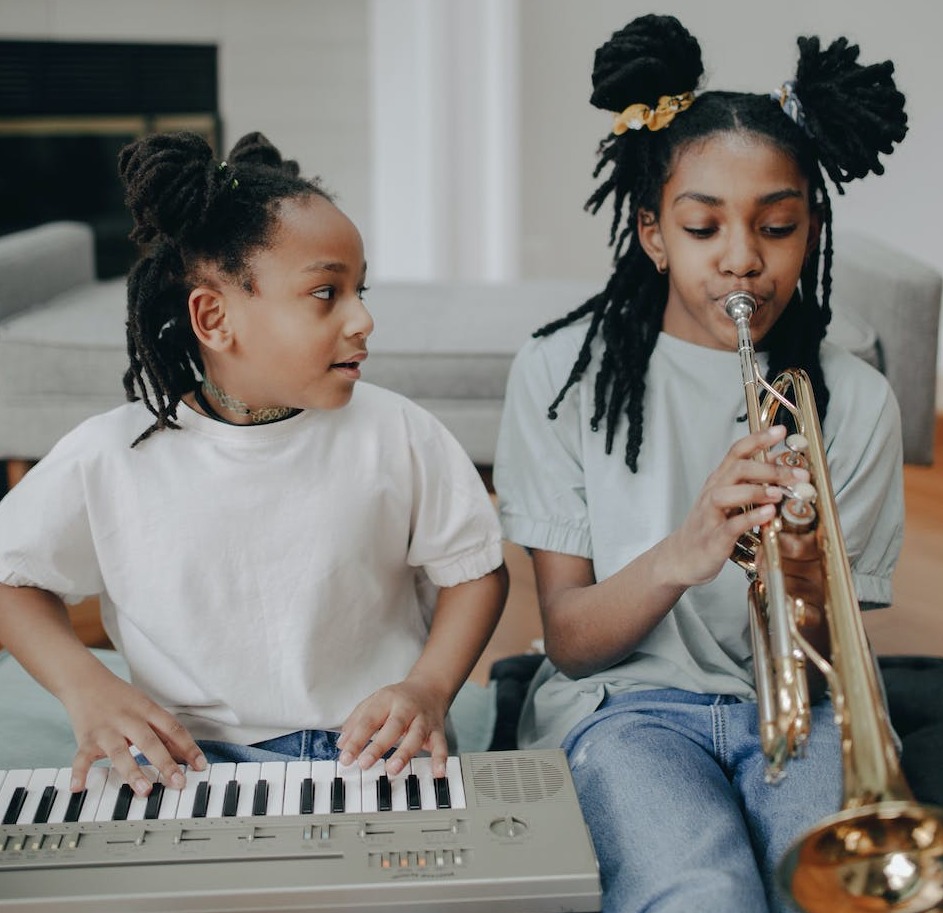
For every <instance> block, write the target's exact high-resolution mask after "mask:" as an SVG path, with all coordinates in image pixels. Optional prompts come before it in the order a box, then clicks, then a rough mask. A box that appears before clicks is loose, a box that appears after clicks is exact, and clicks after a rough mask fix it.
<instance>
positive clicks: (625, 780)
mask: <svg viewBox="0 0 943 913" xmlns="http://www.w3.org/2000/svg"><path fill="white" fill-rule="evenodd" d="M799 47H800V62H799V69H798V75H797V77H796V79H795V82H794V83H787V84H786V86H784V87H783V89H782V91H781V92H779V93H775V97H772V98H771V97H770V96H768V95H750V94H741V93H729V92H705V93H703V94H699V95H695V94H694V90H695V88H696V86H697V83H698V81H699V79H700V77H701V74H702V72H703V68H702V65H701V55H700V48H699V46H698V44H697V42H696V41H695V39H694V38H693V37H691V35H690V34H689V33H688V32H687V31H686V30H685V29H684V28H683V27H682V26H681V25H680V24H679V23H678V22H677V20H675V19H673V18H671V17H660V16H645V17H642V18H640V19H637V20H635V21H633V22H631V23H630V24H629V25H628V26H626V27H625V28H624V29H622V30H621V31H620V32H617V33H616V34H614V35H613V36H612V39H611V40H610V41H608V42H606V44H604V45H603V46H602V47H601V48H599V50H598V51H597V53H596V61H595V70H594V73H593V84H594V88H595V91H594V93H593V96H592V102H593V104H595V105H596V106H598V107H601V108H604V109H606V110H610V111H613V112H615V113H616V120H615V126H614V129H613V131H612V134H611V135H610V136H609V138H608V139H606V140H605V141H604V143H603V144H602V146H601V161H600V163H599V165H598V167H597V171H596V173H597V175H598V174H599V173H600V171H601V170H602V169H603V168H604V167H606V166H611V168H612V170H611V173H610V174H609V177H608V178H607V179H606V180H605V182H604V183H603V184H602V185H601V186H600V187H599V188H598V190H597V191H596V192H595V193H594V195H593V196H592V197H591V199H590V202H589V204H588V205H589V206H590V207H591V208H592V209H593V211H596V210H598V209H599V207H600V206H601V205H602V203H603V201H604V200H605V199H606V198H607V197H608V196H609V195H610V194H611V195H613V197H614V201H615V217H614V220H613V223H612V230H611V242H612V243H613V244H614V245H615V252H616V260H615V266H614V270H613V273H612V276H611V278H610V280H609V282H608V284H607V285H606V287H605V289H604V290H603V291H602V292H600V294H599V295H597V296H595V297H594V298H592V299H590V300H589V301H587V302H586V303H585V304H584V305H583V306H582V307H580V308H578V309H577V310H575V311H573V312H572V313H571V314H569V315H568V316H566V317H564V318H563V319H561V320H559V321H557V322H555V323H553V324H551V325H549V326H547V327H545V328H544V329H543V330H541V331H539V332H538V333H537V334H536V336H537V337H538V338H536V339H534V340H532V341H531V342H529V343H528V344H527V345H526V346H525V347H524V348H523V349H522V351H521V352H520V353H519V355H518V357H517V359H516V361H515V364H514V367H513V369H512V372H511V377H510V380H509V383H508V391H507V402H506V411H505V415H504V420H503V424H502V429H501V436H500V440H499V445H498V454H497V459H496V466H495V484H496V488H497V490H498V494H499V501H500V509H501V516H502V521H503V524H504V529H505V534H506V536H507V537H508V538H509V539H511V540H513V541H515V542H518V543H520V544H521V545H523V546H525V547H527V548H528V549H530V550H531V551H532V555H533V561H534V568H535V571H536V576H537V585H538V595H539V600H540V607H541V614H542V619H543V624H544V633H545V643H546V650H547V655H548V658H547V660H545V662H544V663H543V666H542V667H541V669H540V670H539V672H538V674H537V677H536V679H535V681H534V682H533V684H532V687H531V689H530V692H529V694H528V698H527V701H526V703H525V708H524V714H523V716H522V720H521V725H520V733H519V737H520V742H521V744H522V745H523V746H525V747H534V746H541V747H542V746H550V745H562V746H563V747H564V748H565V750H566V751H567V754H568V757H569V761H570V764H571V767H572V769H573V776H574V780H575V782H576V786H577V790H578V792H579V795H580V801H581V804H582V808H583V811H584V812H585V815H586V819H587V822H588V824H589V827H590V830H591V832H592V835H593V839H594V843H595V846H596V850H597V853H598V857H599V861H600V866H601V873H602V882H603V892H604V909H605V910H606V911H616V910H618V911H630V910H639V911H641V910H645V911H655V910H658V911H685V913H689V911H691V910H724V911H743V913H757V911H760V910H766V909H771V910H783V909H785V906H784V901H783V899H782V898H780V897H778V896H777V893H776V889H775V887H774V874H773V873H774V869H775V866H776V864H777V862H778V860H779V859H780V857H781V855H782V854H783V852H784V851H785V850H786V848H787V847H788V845H789V844H790V843H791V842H792V840H793V839H794V838H795V837H797V836H798V835H799V834H800V833H801V832H803V831H804V830H805V829H806V828H808V827H811V826H812V825H813V824H814V823H815V822H817V821H818V820H819V819H821V818H822V817H823V816H824V815H825V814H826V813H832V812H835V811H837V810H838V808H839V806H840V804H841V779H842V771H841V761H840V754H839V747H838V736H837V730H836V727H835V725H834V722H833V719H832V710H831V707H830V703H829V701H828V700H827V699H822V700H819V701H818V702H817V703H815V704H814V706H813V708H812V713H813V722H812V731H811V741H810V744H809V746H808V751H807V755H806V757H805V758H802V759H797V760H794V761H790V762H789V764H788V765H787V768H786V771H787V772H786V776H785V779H784V780H783V781H782V782H781V783H779V784H778V785H770V784H768V783H767V782H766V781H765V769H766V762H765V759H764V756H763V753H762V751H761V748H760V742H759V737H758V735H757V730H758V726H757V708H756V703H755V690H754V674H753V665H752V649H751V644H750V634H749V622H748V611H747V602H746V594H747V581H746V577H745V575H744V573H743V572H742V571H741V570H740V569H739V568H738V567H737V566H735V565H734V564H733V562H731V561H729V560H728V558H729V556H730V555H731V552H732V550H733V548H734V545H735V543H736V542H737V540H738V538H739V537H740V536H741V534H743V533H745V532H746V531H748V530H750V529H752V528H754V527H756V526H757V525H759V524H761V523H763V522H764V521H766V520H769V519H770V518H771V517H772V516H773V514H774V511H775V505H776V503H777V502H778V501H779V500H780V499H781V498H782V487H784V486H791V485H793V484H794V483H795V482H797V481H807V480H808V478H809V477H808V474H807V473H805V472H804V471H798V472H796V473H793V472H792V471H790V470H789V469H788V468H786V467H781V466H778V465H775V464H773V463H765V462H758V461H756V460H754V459H752V457H753V456H754V454H757V453H758V451H760V450H764V449H768V448H771V447H773V446H774V445H778V444H779V443H780V442H781V441H782V439H783V436H784V429H783V428H781V427H774V428H772V429H770V430H768V431H766V432H757V433H753V434H750V433H748V431H749V428H748V427H747V426H746V425H745V424H744V413H745V412H746V407H745V398H744V389H743V381H742V379H741V371H740V360H739V357H738V355H737V351H736V350H737V332H736V327H735V325H734V323H733V321H732V320H731V319H730V318H729V317H728V316H727V315H726V313H725V311H724V300H725V298H726V297H727V296H728V295H729V294H730V293H731V292H734V291H745V292H748V293H749V294H751V295H753V296H754V297H755V298H756V300H757V302H758V308H757V311H756V313H755V315H754V316H753V319H752V325H751V330H752V335H753V339H754V342H755V343H756V344H757V347H758V348H759V349H761V350H762V351H761V352H760V355H759V358H760V361H761V364H762V366H763V370H764V371H767V370H768V372H769V375H770V376H773V375H776V374H778V373H779V372H780V371H781V370H782V369H783V368H785V367H791V366H794V367H800V368H804V369H805V370H806V371H807V372H808V373H809V375H810V376H811V378H812V380H813V383H814V387H815V391H816V394H817V399H818V408H819V411H820V415H821V416H822V417H823V419H824V437H825V441H826V446H827V449H828V457H829V463H830V473H831V477H832V484H833V487H834V489H835V492H836V496H837V503H838V507H839V510H840V513H841V518H842V522H843V526H844V529H845V533H846V535H847V542H846V545H847V548H848V551H849V554H850V558H851V561H852V564H853V568H854V574H855V582H856V585H857V588H858V595H859V597H860V599H861V601H862V602H863V603H865V604H869V605H886V604H887V603H889V601H890V595H891V594H890V581H891V571H892V568H893V566H894V562H895V560H896V557H897V553H898V550H899V546H900V541H901V536H902V510H903V506H902V471H901V442H900V427H899V414H898V409H897V405H896V403H895V400H894V397H893V395H892V393H891V390H890V388H889V387H888V385H887V383H886V382H885V380H884V379H883V378H882V377H881V375H879V374H878V372H876V371H874V370H873V369H871V368H870V367H869V366H868V365H866V364H865V363H864V362H863V361H861V360H859V359H857V358H856V357H854V356H852V355H850V354H848V353H846V352H843V351H841V350H839V349H838V348H836V347H835V346H833V345H831V344H830V343H828V342H826V341H824V339H823V337H824V335H825V328H826V325H827V323H828V321H829V317H830V310H829V291H830V267H831V255H832V248H831V232H830V229H831V214H830V209H829V199H828V196H827V194H826V188H825V183H824V179H823V174H822V172H823V170H824V171H825V172H826V173H827V174H828V176H829V177H831V178H832V179H833V180H835V181H836V182H844V181H847V180H850V179H852V178H856V177H861V176H863V175H865V174H866V173H868V172H869V171H874V172H878V173H880V172H881V170H882V167H881V165H880V163H879V161H878V153H879V152H884V153H888V152H890V151H891V150H892V143H894V142H897V141H899V140H901V139H902V138H903V136H904V133H905V117H904V114H903V98H902V96H901V95H900V94H898V93H897V92H896V91H895V89H894V85H893V82H892V80H891V73H892V66H891V64H889V63H885V64H881V65H878V66H874V67H863V66H860V65H859V64H858V63H857V54H858V52H857V48H855V47H853V46H849V45H848V43H847V42H846V41H845V40H843V39H842V40H839V41H836V42H835V43H834V44H833V45H831V46H830V47H829V48H827V49H824V50H822V49H820V47H819V43H818V41H817V40H815V39H801V40H800V41H799ZM839 189H840V188H839ZM823 234H824V246H823V244H822V243H821V242H820V238H821V237H822V236H823ZM822 250H824V257H823V260H822V276H821V289H820V284H819V263H820V251H822ZM820 295H821V297H820ZM597 428H598V429H600V430H604V435H600V434H597V433H596V430H597ZM620 442H621V446H620V447H619V449H620V450H622V453H623V456H622V458H620V457H619V455H617V454H614V453H612V450H613V447H614V445H616V444H619V443H620ZM808 542H809V538H808V537H806V538H805V539H804V540H803V539H800V538H798V537H794V538H792V539H784V542H783V548H784V553H785V557H786V573H787V576H788V577H790V578H793V582H798V583H800V584H801V585H802V587H803V595H805V597H806V601H807V603H808V605H809V613H808V614H809V616H810V617H809V619H808V621H807V622H806V629H807V633H809V634H810V635H813V636H815V635H816V634H818V635H821V625H820V624H819V623H818V621H819V619H820V610H818V609H816V606H820V605H821V603H822V594H821V581H820V580H816V576H815V574H814V573H810V572H809V569H810V568H813V567H816V566H817V565H815V564H814V563H813V561H812V560H811V559H812V557H813V556H812V555H811V554H810V551H809V547H808V544H807V543H808Z"/></svg>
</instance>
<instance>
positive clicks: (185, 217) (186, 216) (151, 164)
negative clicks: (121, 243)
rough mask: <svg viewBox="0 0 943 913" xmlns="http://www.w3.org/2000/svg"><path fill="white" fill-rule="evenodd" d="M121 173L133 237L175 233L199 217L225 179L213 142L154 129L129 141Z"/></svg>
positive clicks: (120, 158) (144, 239)
mask: <svg viewBox="0 0 943 913" xmlns="http://www.w3.org/2000/svg"><path fill="white" fill-rule="evenodd" d="M118 173H119V175H120V176H121V180H122V181H123V183H124V185H125V188H126V203H127V205H128V208H129V210H130V211H131V215H132V217H133V219H134V228H133V229H132V231H131V239H132V240H134V241H137V242H140V243H146V242H148V241H151V240H152V239H154V238H155V237H158V236H160V235H166V236H167V237H170V238H176V237H178V236H179V235H180V233H181V232H182V231H184V230H185V226H189V225H193V224H194V223H196V222H199V221H200V220H201V218H202V216H203V215H204V214H205V212H206V209H207V206H208V203H209V200H210V198H211V196H212V195H213V192H214V190H215V187H216V185H218V184H219V183H220V182H221V181H222V180H223V178H222V177H221V175H220V173H219V168H218V167H217V166H216V164H215V162H214V161H213V151H212V149H210V146H209V144H208V143H207V142H206V140H205V139H203V137H202V136H199V135H198V134H196V133H186V132H182V133H156V134H153V135H150V136H145V137H142V138H141V139H139V140H137V141H135V142H133V143H131V144H130V145H128V146H125V147H124V148H123V149H122V150H121V152H120V153H119V155H118Z"/></svg>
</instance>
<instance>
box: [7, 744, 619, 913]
mask: <svg viewBox="0 0 943 913" xmlns="http://www.w3.org/2000/svg"><path fill="white" fill-rule="evenodd" d="M148 772H149V775H150V776H151V777H152V779H153V780H154V788H153V789H152V792H151V794H150V796H148V797H145V798H141V797H137V796H134V795H133V794H132V793H131V790H130V788H129V787H127V786H126V785H124V784H122V783H121V781H120V779H119V778H118V776H117V773H116V772H115V771H114V770H113V769H112V768H108V767H101V766H96V767H94V768H92V770H91V772H90V774H89V778H88V781H87V783H86V789H85V790H84V792H81V793H71V792H70V791H69V780H70V777H71V770H70V769H68V768H66V769H64V770H57V769H55V768H38V769H36V770H10V771H4V772H0V816H2V817H0V821H2V823H0V911H4V913H8V911H33V913H55V911H69V913H80V911H89V913H91V911H94V913H100V911H118V910H121V911H127V910H134V911H155V913H156V911H171V910H173V911H186V913H189V911H193V913H197V911H200V913H207V911H220V913H235V911H241V913H252V911H257V913H279V911H309V910H310V911H314V910H330V911H345V913H354V911H356V913H381V911H382V913H412V911H423V910H425V911H434V913H452V911H483V913H493V911H508V913H510V911H514V913H542V911H548V913H549V911H568V910H569V911H583V913H592V911H597V910H598V909H599V906H600V884H599V874H598V869H597V864H596V857H595V855H594V852H593V847H592V843H591V840H590V837H589V833H588V831H587V828H586V825H585V823H584V821H583V818H582V815H581V813H580V808H579V804H578V802H577V799H576V792H575V789H574V786H573V781H572V778H571V776H570V771H569V767H568V766H567V762H566V757H565V755H564V754H563V752H562V751H559V750H547V751H505V752H482V753H469V754H463V755H461V756H460V757H451V758H449V760H448V765H447V775H446V776H445V777H443V778H440V779H436V778H433V777H432V772H431V762H430V760H429V759H428V758H414V759H413V761H412V762H411V763H410V765H408V766H407V768H406V770H404V771H403V772H402V773H400V774H398V775H397V776H388V775H387V774H386V772H385V768H384V765H383V762H382V761H380V762H378V764H377V765H375V766H374V767H373V768H370V769H369V770H367V771H361V770H360V768H359V767H358V766H356V765H351V766H349V767H344V766H341V765H339V764H337V763H335V762H333V761H331V762H328V761H304V762H301V761H291V762H287V763H281V762H275V763H272V762H266V763H263V764H213V765H210V767H209V768H208V769H207V770H205V771H199V772H198V771H194V770H189V769H188V770H185V774H186V781H187V783H186V786H185V788H184V789H182V790H176V789H170V788H166V789H165V788H163V785H162V784H161V783H160V782H159V779H158V778H157V776H156V771H154V770H153V769H149V770H148Z"/></svg>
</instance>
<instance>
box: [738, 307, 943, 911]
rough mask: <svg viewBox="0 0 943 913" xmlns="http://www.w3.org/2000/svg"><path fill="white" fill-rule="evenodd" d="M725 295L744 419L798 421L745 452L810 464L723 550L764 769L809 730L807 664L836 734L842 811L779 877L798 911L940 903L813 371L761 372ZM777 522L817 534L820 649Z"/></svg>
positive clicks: (939, 818)
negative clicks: (746, 648)
mask: <svg viewBox="0 0 943 913" xmlns="http://www.w3.org/2000/svg"><path fill="white" fill-rule="evenodd" d="M724 307H725V310H726V313H727V316H728V317H730V319H731V320H733V321H734V323H735V324H736V327H737V348H738V352H739V355H740V368H741V373H742V378H743V388H744V395H745V397H746V404H747V418H748V421H749V425H750V431H751V432H754V431H760V430H762V429H765V428H769V427H771V426H772V425H773V424H775V422H776V419H777V416H778V415H779V410H780V409H783V410H785V412H786V413H788V414H789V415H790V416H791V418H792V425H793V427H794V428H795V432H794V434H791V435H790V436H789V437H787V438H786V441H785V448H786V449H785V450H784V451H783V452H782V453H779V454H776V455H774V454H772V453H768V452H760V453H759V454H757V456H756V458H757V459H760V460H773V459H775V460H779V461H784V462H786V463H788V464H789V465H793V466H801V467H803V468H806V469H808V471H809V476H810V482H809V484H808V485H797V486H795V487H794V488H793V489H790V490H787V491H786V492H785V493H784V497H783V500H782V502H781V504H780V508H779V510H778V513H777V516H776V517H774V518H773V519H772V520H770V521H769V522H768V523H765V524H763V526H761V527H760V528H759V529H757V530H754V531H752V532H751V533H748V534H747V535H746V536H745V537H742V538H741V540H740V542H738V543H737V546H736V547H735V549H734V553H733V554H732V555H731V558H732V560H734V561H735V562H736V563H737V564H738V565H740V566H741V567H742V568H743V569H744V570H745V571H746V573H747V577H748V580H749V582H750V585H749V592H748V605H749V611H750V627H751V635H752V638H753V649H754V673H755V678H756V693H757V712H758V714H759V729H760V739H761V745H762V749H763V752H764V755H765V757H766V761H767V780H768V781H769V782H771V783H775V782H776V781H778V780H779V779H780V778H781V777H782V776H784V775H785V767H786V764H787V762H788V761H789V760H790V759H791V758H796V757H800V758H801V756H802V754H803V751H804V749H805V746H806V744H807V743H808V740H809V739H810V738H812V737H813V733H812V732H811V727H810V696H809V689H808V684H807V676H806V664H807V663H812V664H813V665H814V667H815V668H816V669H818V670H819V672H821V674H822V676H823V677H824V679H825V681H826V683H827V685H828V689H829V692H830V694H831V699H832V704H833V707H834V711H835V720H836V723H837V725H838V727H839V732H840V736H841V750H842V774H843V799H842V807H841V810H840V811H839V812H838V813H837V814H835V815H831V816H829V817H827V818H825V819H824V820H823V821H820V822H819V823H818V824H817V825H816V826H815V827H814V828H813V829H812V830H811V831H809V832H808V833H806V834H805V835H803V836H802V837H800V838H799V839H798V840H797V841H796V842H795V843H794V844H793V845H792V847H791V848H790V849H789V850H788V851H787V853H786V854H785V856H784V857H783V859H782V860H781V862H780V865H779V868H778V873H777V877H778V881H779V885H780V887H781V888H782V889H783V891H784V892H785V893H786V895H787V896H788V897H789V898H790V899H791V900H792V901H793V902H794V903H795V904H797V905H798V906H799V908H800V909H802V910H805V911H807V913H846V911H848V913H851V911H869V913H871V911H874V913H879V911H894V913H923V911H928V910H933V909H936V908H937V907H938V906H940V905H941V904H943V809H940V808H937V807H935V806H927V805H922V804H920V803H918V802H917V801H916V800H915V799H914V797H913V794H912V792H911V791H910V788H909V786H908V785H907V782H906V780H905V779H904V776H903V773H902V771H901V768H900V762H899V760H898V756H897V749H896V746H895V743H894V737H893V732H892V729H891V725H890V721H889V719H888V716H887V712H886V709H885V704H884V699H883V692H882V690H881V687H880V684H879V679H878V671H877V667H876V665H875V662H874V657H873V655H872V653H871V650H870V647H869V645H868V641H867V635H866V632H865V630H864V625H863V624H862V621H861V613H860V607H859V605H858V600H857V597H856V596H855V590H854V584H853V581H852V576H851V566H850V563H849V560H848V554H847V551H846V549H845V544H844V539H843V537H842V534H841V527H840V525H839V518H838V510H837V507H836V504H835V497H834V493H833V492H832V487H831V480H830V477H829V473H828V465H827V463H826V459H825V447H824V444H823V441H822V431H821V427H820V425H819V418H818V412H817V410H816V407H815V399H814V396H813V392H812V384H811V382H810V381H809V378H808V375H807V374H806V373H805V372H804V371H802V370H799V369H790V370H787V371H784V372H783V373H782V374H780V375H779V376H778V377H777V378H776V379H775V380H774V381H773V382H772V383H769V382H767V381H766V379H765V378H764V377H763V375H762V374H761V372H760V369H759V366H758V365H757V361H756V352H755V350H754V347H753V341H752V337H751V334H750V318H751V317H752V316H753V313H754V312H755V310H756V299H755V298H754V297H753V296H752V295H750V294H749V293H747V292H743V291H739V292H733V293H731V294H730V295H728V296H727V298H726V299H725V302H724ZM761 391H762V392H761ZM784 532H790V533H800V534H801V533H806V534H809V535H813V536H815V542H816V546H817V550H818V555H819V561H820V564H821V569H822V578H823V589H824V599H823V601H824V606H823V607H822V608H823V610H824V613H825V619H826V622H827V627H828V633H829V642H830V656H829V657H828V658H826V657H824V656H822V655H821V653H820V652H819V651H818V650H816V649H815V647H813V646H812V644H811V643H809V641H808V639H807V638H806V637H804V636H803V634H802V633H801V631H800V630H799V628H800V624H801V621H802V617H803V614H804V612H805V611H806V607H805V606H804V605H803V604H802V601H801V600H800V599H798V598H793V597H792V596H790V595H789V593H788V592H787V591H786V582H785V575H784V572H783V566H782V559H781V550H780V542H779V537H780V536H781V535H782V533H784ZM760 555H762V560H758V559H759V556H760ZM800 763H801V761H800Z"/></svg>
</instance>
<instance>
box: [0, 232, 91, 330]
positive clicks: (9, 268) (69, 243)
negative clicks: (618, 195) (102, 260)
mask: <svg viewBox="0 0 943 913" xmlns="http://www.w3.org/2000/svg"><path fill="white" fill-rule="evenodd" d="M94 248H95V242H94V236H93V234H92V229H91V227H90V226H89V225H86V224H84V223H82V222H47V223H46V224H44V225H39V226H37V227H36V228H28V229H25V230H23V231H18V232H14V233H13V234H9V235H5V236H3V237H0V320H2V319H3V318H5V317H9V316H10V315H11V314H15V313H17V311H22V310H25V309H26V308H29V307H32V306H33V305H34V304H41V303H43V302H46V301H48V300H49V299H50V298H52V297H53V296H55V295H58V294H59V293H60V292H64V291H67V290H68V289H71V288H74V287H76V286H79V285H85V284H86V283H88V282H92V281H93V280H94V279H95V249H94Z"/></svg>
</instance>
